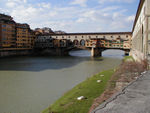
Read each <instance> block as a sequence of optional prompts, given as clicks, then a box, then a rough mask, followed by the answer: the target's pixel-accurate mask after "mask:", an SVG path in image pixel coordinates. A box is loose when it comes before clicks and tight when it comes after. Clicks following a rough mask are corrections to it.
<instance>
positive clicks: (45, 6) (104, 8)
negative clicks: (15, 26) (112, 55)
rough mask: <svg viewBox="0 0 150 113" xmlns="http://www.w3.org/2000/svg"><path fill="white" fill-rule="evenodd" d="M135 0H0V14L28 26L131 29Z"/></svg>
mask: <svg viewBox="0 0 150 113" xmlns="http://www.w3.org/2000/svg"><path fill="white" fill-rule="evenodd" d="M138 3H139V0H0V13H5V14H9V15H11V16H12V17H13V18H14V20H15V21H16V22H19V23H28V24H30V26H31V28H32V29H34V28H37V27H50V28H52V29H53V30H63V31H66V32H114V31H116V32H120V31H131V29H132V26H133V21H134V18H135V14H136V11H137V7H138Z"/></svg>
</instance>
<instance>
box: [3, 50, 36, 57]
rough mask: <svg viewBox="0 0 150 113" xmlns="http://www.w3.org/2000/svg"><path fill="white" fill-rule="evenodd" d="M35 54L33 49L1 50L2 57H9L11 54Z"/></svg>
mask: <svg viewBox="0 0 150 113" xmlns="http://www.w3.org/2000/svg"><path fill="white" fill-rule="evenodd" d="M31 54H33V51H32V50H11V51H8V50H6V51H0V57H9V56H22V55H31Z"/></svg>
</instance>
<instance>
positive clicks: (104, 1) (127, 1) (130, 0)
mask: <svg viewBox="0 0 150 113" xmlns="http://www.w3.org/2000/svg"><path fill="white" fill-rule="evenodd" d="M134 1H136V0H99V1H98V2H99V3H100V4H104V3H106V2H107V3H109V2H115V3H116V2H123V3H133V2H134Z"/></svg>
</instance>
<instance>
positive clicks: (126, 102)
mask: <svg viewBox="0 0 150 113" xmlns="http://www.w3.org/2000/svg"><path fill="white" fill-rule="evenodd" d="M92 113H150V71H149V72H146V73H145V74H142V75H141V76H140V77H139V78H138V79H137V80H136V81H134V82H132V83H131V84H130V85H128V86H127V87H125V88H124V89H123V90H122V91H121V92H119V93H118V94H116V95H114V96H113V97H112V98H110V99H109V100H108V101H106V102H105V103H103V104H102V105H100V106H99V107H97V109H95V110H94V111H93V112H92Z"/></svg>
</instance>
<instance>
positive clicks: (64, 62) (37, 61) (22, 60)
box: [0, 56, 103, 72]
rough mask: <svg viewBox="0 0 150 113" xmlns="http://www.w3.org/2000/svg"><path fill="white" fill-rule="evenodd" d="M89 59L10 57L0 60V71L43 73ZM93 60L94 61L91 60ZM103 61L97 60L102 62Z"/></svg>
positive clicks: (89, 58) (70, 57)
mask: <svg viewBox="0 0 150 113" xmlns="http://www.w3.org/2000/svg"><path fill="white" fill-rule="evenodd" d="M88 60H91V57H72V56H65V57H56V56H55V57H48V56H41V57H27V56H24V57H11V58H1V59H0V71H35V72H37V71H44V70H48V69H54V70H59V69H63V68H69V67H72V66H75V65H77V64H79V63H81V62H83V61H88ZM93 60H94V59H93ZM102 60H103V59H101V60H99V61H102Z"/></svg>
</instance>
